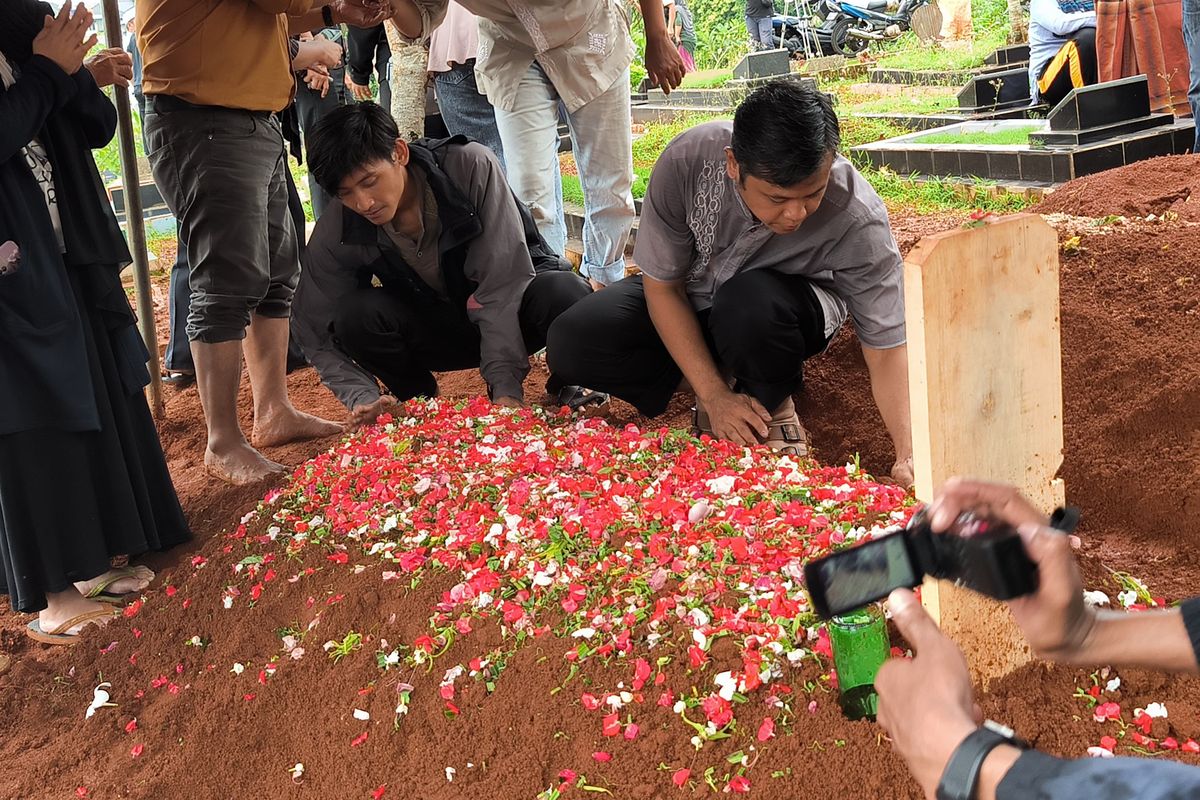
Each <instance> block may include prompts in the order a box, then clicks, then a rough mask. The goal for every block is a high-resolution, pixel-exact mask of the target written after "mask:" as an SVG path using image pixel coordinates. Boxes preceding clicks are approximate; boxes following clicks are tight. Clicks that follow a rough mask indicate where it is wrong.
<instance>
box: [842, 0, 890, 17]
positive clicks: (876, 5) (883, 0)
mask: <svg viewBox="0 0 1200 800" xmlns="http://www.w3.org/2000/svg"><path fill="white" fill-rule="evenodd" d="M847 2H849V4H850V5H852V6H854V7H855V8H862V9H865V10H867V11H877V12H879V13H881V14H886V13H887V10H888V0H847Z"/></svg>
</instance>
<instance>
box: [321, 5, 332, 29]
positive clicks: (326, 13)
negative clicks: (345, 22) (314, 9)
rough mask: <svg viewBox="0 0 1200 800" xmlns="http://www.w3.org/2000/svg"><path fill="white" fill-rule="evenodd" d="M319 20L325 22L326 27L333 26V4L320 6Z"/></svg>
mask: <svg viewBox="0 0 1200 800" xmlns="http://www.w3.org/2000/svg"><path fill="white" fill-rule="evenodd" d="M321 21H322V22H324V23H325V27H326V28H332V27H333V26H334V22H333V6H321Z"/></svg>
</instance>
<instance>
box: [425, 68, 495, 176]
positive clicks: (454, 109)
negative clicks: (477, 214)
mask: <svg viewBox="0 0 1200 800" xmlns="http://www.w3.org/2000/svg"><path fill="white" fill-rule="evenodd" d="M433 82H434V85H435V86H436V87H437V97H438V108H440V109H441V110H442V121H443V122H445V123H446V130H448V131H450V135H451V136H458V135H460V134H461V135H463V136H466V137H468V138H470V139H474V140H475V141H477V142H479V143H480V144H482V145H486V146H487V147H488V148H489V149H490V150H491V151H492V152H493V153H495V154H496V158H498V159H500V166H501V167H503V166H504V145H503V143H501V141H500V131H499V129H497V128H496V112H495V111H494V110H493V109H492V103H491V101H490V100H488V99H487V95H484V94H480V93H479V85H478V84H477V83H475V59H473V58H472V59H471V60H470V61H468V62H467V63H465V64H456V65H455V66H453V67H451V68H450V69H449V70H447V71H446V72H438V73H435V74H434V76H433Z"/></svg>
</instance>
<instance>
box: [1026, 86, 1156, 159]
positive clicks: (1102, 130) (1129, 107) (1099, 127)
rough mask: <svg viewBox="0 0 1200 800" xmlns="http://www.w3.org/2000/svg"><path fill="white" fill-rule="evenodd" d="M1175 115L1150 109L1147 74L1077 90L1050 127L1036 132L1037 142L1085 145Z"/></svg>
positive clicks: (1058, 109)
mask: <svg viewBox="0 0 1200 800" xmlns="http://www.w3.org/2000/svg"><path fill="white" fill-rule="evenodd" d="M1174 120H1175V117H1174V115H1172V114H1154V113H1152V112H1151V111H1150V87H1149V84H1148V82H1147V80H1146V76H1145V75H1135V76H1133V77H1131V78H1121V79H1119V80H1115V81H1107V82H1105V83H1099V84H1096V85H1095V86H1085V87H1083V88H1082V89H1073V90H1071V93H1070V94H1068V95H1067V96H1066V97H1065V98H1063V100H1062V102H1061V103H1059V104H1058V105H1057V106H1055V107H1054V108H1053V109H1052V110H1051V111H1050V115H1049V117H1048V118H1047V121H1048V122H1049V129H1048V130H1046V131H1044V132H1042V133H1037V134H1034V135H1033V136H1031V137H1030V141H1031V142H1033V143H1034V144H1040V145H1047V146H1054V145H1081V144H1089V143H1091V142H1100V141H1104V140H1106V139H1113V138H1116V137H1118V136H1123V135H1125V134H1130V133H1136V132H1138V131H1144V130H1149V129H1151V128H1158V127H1162V126H1164V125H1170V124H1171V123H1172V122H1174Z"/></svg>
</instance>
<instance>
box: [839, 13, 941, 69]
mask: <svg viewBox="0 0 1200 800" xmlns="http://www.w3.org/2000/svg"><path fill="white" fill-rule="evenodd" d="M862 3H863V0H860V2H859V3H853V2H850V0H824V11H825V24H826V25H828V26H829V39H830V45H831V47H832V48H833V50H834V51H835V52H837V53H841V54H842V55H846V56H855V55H858V54H859V53H861V52H862V51H863V50H866V49H867V45H869V44H870V43H871V42H887V41H891V40H893V39H896V38H898V37H899V36H900V34H902V33H904V31H907V30H912V31H913V32H914V33H916V34H917V36H918V38H920V39H923V40H925V39H932V38H933V37H934V36H936V35H937V34H938V32H940V31H941V29H942V10H941V9H940V8H938V5H937V0H866V2H865V4H862ZM823 27H824V26H823Z"/></svg>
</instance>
